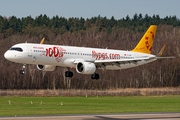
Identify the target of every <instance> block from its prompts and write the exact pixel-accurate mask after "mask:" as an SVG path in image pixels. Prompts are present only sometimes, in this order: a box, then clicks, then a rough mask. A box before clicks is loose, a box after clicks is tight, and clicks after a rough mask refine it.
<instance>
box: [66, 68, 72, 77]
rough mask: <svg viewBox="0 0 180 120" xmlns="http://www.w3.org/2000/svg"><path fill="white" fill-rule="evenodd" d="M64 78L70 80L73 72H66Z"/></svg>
mask: <svg viewBox="0 0 180 120" xmlns="http://www.w3.org/2000/svg"><path fill="white" fill-rule="evenodd" d="M65 76H66V77H70V78H71V77H73V72H71V71H69V70H68V71H66V72H65Z"/></svg>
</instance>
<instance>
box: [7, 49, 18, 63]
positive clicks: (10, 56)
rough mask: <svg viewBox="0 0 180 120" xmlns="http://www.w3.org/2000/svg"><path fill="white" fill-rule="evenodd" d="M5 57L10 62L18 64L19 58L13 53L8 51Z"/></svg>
mask: <svg viewBox="0 0 180 120" xmlns="http://www.w3.org/2000/svg"><path fill="white" fill-rule="evenodd" d="M4 57H5V58H6V59H7V60H9V61H12V62H16V61H17V60H18V59H19V58H18V57H17V56H16V54H15V53H13V52H11V51H6V52H5V53H4Z"/></svg>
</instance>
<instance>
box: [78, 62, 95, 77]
mask: <svg viewBox="0 0 180 120" xmlns="http://www.w3.org/2000/svg"><path fill="white" fill-rule="evenodd" d="M76 71H77V72H78V73H81V74H93V73H94V72H95V71H96V66H95V64H94V63H91V62H79V63H78V64H77V65H76Z"/></svg>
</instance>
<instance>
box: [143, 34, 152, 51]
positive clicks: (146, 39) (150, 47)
mask: <svg viewBox="0 0 180 120" xmlns="http://www.w3.org/2000/svg"><path fill="white" fill-rule="evenodd" d="M150 34H152V40H153V41H154V33H153V32H152V31H150ZM148 40H149V37H145V44H146V48H147V49H148V50H149V51H151V50H152V46H151V45H150V44H149V41H148Z"/></svg>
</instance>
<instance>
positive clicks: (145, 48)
mask: <svg viewBox="0 0 180 120" xmlns="http://www.w3.org/2000/svg"><path fill="white" fill-rule="evenodd" d="M156 28H157V26H156V25H151V26H150V27H149V29H148V30H147V31H146V33H145V34H144V36H143V37H142V38H141V40H140V41H139V43H138V44H137V46H136V47H135V48H134V49H133V50H132V51H133V52H141V53H147V54H150V53H151V51H152V45H153V42H154V38H155V33H156Z"/></svg>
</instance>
